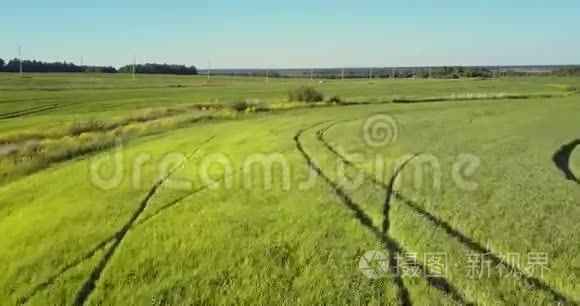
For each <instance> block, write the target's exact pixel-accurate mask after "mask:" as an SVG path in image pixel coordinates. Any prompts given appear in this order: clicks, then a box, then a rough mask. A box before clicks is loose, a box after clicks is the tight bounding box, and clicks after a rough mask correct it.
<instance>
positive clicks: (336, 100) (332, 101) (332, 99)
mask: <svg viewBox="0 0 580 306" xmlns="http://www.w3.org/2000/svg"><path fill="white" fill-rule="evenodd" d="M326 103H328V104H342V99H341V98H340V97H339V96H332V97H330V98H328V100H326Z"/></svg>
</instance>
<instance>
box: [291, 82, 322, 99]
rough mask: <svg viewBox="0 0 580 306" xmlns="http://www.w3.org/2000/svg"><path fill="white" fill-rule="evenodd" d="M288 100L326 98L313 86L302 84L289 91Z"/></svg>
mask: <svg viewBox="0 0 580 306" xmlns="http://www.w3.org/2000/svg"><path fill="white" fill-rule="evenodd" d="M288 100H289V101H300V102H320V101H322V100H324V96H323V95H322V94H321V93H320V92H318V91H317V90H316V89H314V88H313V87H310V86H302V87H298V88H296V89H294V90H291V91H290V92H288Z"/></svg>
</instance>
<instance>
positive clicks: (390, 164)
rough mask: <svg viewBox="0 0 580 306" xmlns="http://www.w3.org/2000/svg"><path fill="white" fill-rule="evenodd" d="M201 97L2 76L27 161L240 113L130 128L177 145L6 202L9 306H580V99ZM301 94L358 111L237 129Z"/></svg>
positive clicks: (572, 91)
mask: <svg viewBox="0 0 580 306" xmlns="http://www.w3.org/2000/svg"><path fill="white" fill-rule="evenodd" d="M206 81H207V79H206V78H205V77H203V76H195V77H186V76H184V77H181V76H153V75H147V76H145V75H143V76H141V75H139V76H138V79H137V80H135V81H133V80H131V79H130V77H129V76H127V75H120V74H119V75H100V74H96V75H91V74H35V75H31V76H28V77H27V78H25V79H18V78H16V77H15V75H14V74H0V113H1V114H4V115H0V118H2V119H0V137H2V136H6V135H15V134H18V133H24V134H23V135H24V136H22V137H24V138H19V139H20V140H19V141H22V139H24V140H27V139H28V140H29V139H36V138H35V137H38V135H43V134H42V132H43V131H45V130H48V129H49V128H53V129H55V130H54V133H57V132H61V130H59V129H58V127H59V125H61V126H64V125H66V124H70V123H71V122H86V121H88V120H90V119H98V120H102V121H103V122H107V121H111V120H113V118H114V117H123V116H132V115H134V114H137V113H140V112H143V111H144V110H145V109H148V108H167V109H169V108H172V107H177V106H178V105H185V104H187V105H189V104H204V105H206V104H208V105H209V104H212V105H220V106H222V107H225V108H226V109H225V110H224V109H217V108H216V109H212V108H209V107H207V108H206V107H205V106H204V108H203V109H197V108H176V109H172V110H171V111H168V112H167V113H165V112H160V113H156V114H155V117H154V119H151V120H149V119H148V118H145V119H143V120H142V122H141V121H130V123H126V124H127V126H125V125H121V126H120V129H122V131H121V132H119V135H126V134H127V133H126V132H127V131H126V130H127V129H128V127H130V128H132V129H136V130H138V131H139V129H146V128H151V127H150V126H146V127H142V126H140V125H139V124H141V123H143V122H145V123H148V124H150V121H151V122H154V123H159V124H158V125H159V126H161V125H163V126H162V127H163V129H161V128H159V126H154V127H153V129H152V131H153V132H151V133H143V134H142V135H141V134H139V133H136V134H135V135H137V136H135V137H133V138H130V139H129V140H128V141H126V142H125V143H124V144H122V145H121V147H114V146H111V147H103V148H99V149H98V150H97V149H95V150H87V151H86V152H85V151H82V152H81V151H79V153H78V154H74V155H71V156H64V155H63V158H62V159H58V160H57V161H55V162H54V163H51V164H50V165H47V166H46V167H43V168H38V169H37V171H34V172H31V173H30V174H26V175H23V176H22V177H18V178H16V179H14V180H11V181H7V182H5V183H2V184H0V231H1V232H3V233H5V235H2V236H0V301H2V304H6V305H19V304H30V305H53V304H67V305H68V304H89V305H112V304H138V305H150V304H151V305H175V304H179V305H180V304H288V303H291V304H375V305H383V304H402V303H403V304H404V303H412V304H416V305H427V304H431V305H439V304H456V303H459V304H482V305H496V304H510V305H515V304H517V305H544V304H553V303H560V302H562V303H564V304H574V303H578V301H580V286H579V284H578V277H579V276H580V256H579V254H580V245H579V244H578V243H577V242H578V241H580V231H578V220H579V218H580V206H579V205H578V204H579V203H580V182H576V181H574V179H573V178H571V177H570V175H573V176H575V177H576V178H577V177H579V176H580V146H579V145H578V144H577V142H579V141H580V140H579V139H580V134H579V131H580V120H578V118H579V116H578V115H579V114H580V95H578V94H576V90H577V88H580V79H578V78H540V77H538V78H502V79H493V80H474V79H473V80H472V79H464V80H378V79H377V80H373V81H372V82H369V81H368V80H356V81H354V80H348V81H344V82H342V81H325V82H324V83H319V82H318V81H315V82H311V81H310V80H305V79H270V81H269V83H265V79H263V78H245V77H237V78H234V77H215V78H213V79H212V81H211V82H210V83H209V84H206ZM304 84H310V85H312V86H314V87H315V88H316V89H318V90H319V91H320V92H322V93H324V94H325V96H332V95H338V96H340V97H341V98H342V99H344V101H345V102H356V103H360V105H335V106H325V107H306V105H304V107H301V108H297V109H292V110H285V111H277V110H276V111H275V110H272V111H268V112H256V113H254V112H237V113H235V112H233V111H232V110H231V109H229V108H228V107H229V106H230V105H232V104H233V103H235V102H239V101H246V100H249V101H254V100H260V101H261V102H263V103H266V104H272V105H274V104H276V103H282V102H284V101H285V100H286V98H287V92H288V91H289V90H291V89H294V88H296V87H297V86H300V85H304ZM471 94H473V95H471ZM500 94H501V95H500ZM509 95H512V96H517V99H513V98H512V99H502V98H501V97H504V96H509ZM441 97H443V98H441ZM453 97H456V98H453ZM457 97H458V98H457ZM474 97H475V98H482V97H483V98H488V97H494V99H493V100H485V101H478V100H477V99H473V100H472V98H474ZM395 98H399V99H401V98H406V99H408V100H411V101H414V100H428V99H427V98H441V99H434V100H437V101H438V102H432V103H428V102H425V103H393V100H394V99H395ZM365 103H373V104H365ZM276 105H277V104H276ZM177 111H179V113H178V115H175V116H181V117H179V118H186V119H187V120H181V121H179V122H178V123H176V122H166V121H163V120H168V119H167V118H173V117H171V116H174V113H173V112H177ZM2 116H4V117H2ZM208 116H214V117H211V119H206V120H199V118H202V117H203V118H205V117H208ZM128 118H129V117H128ZM158 118H160V119H159V120H160V121H159V122H157V121H155V120H158ZM217 119H219V120H217ZM126 120H129V119H126ZM131 120H133V119H131ZM93 124H95V123H93ZM123 124H125V122H123ZM369 124H376V126H370V125H369ZM89 127H91V126H89ZM76 128H78V129H81V128H87V126H85V125H82V126H80V127H76ZM97 128H99V129H102V130H103V131H102V133H101V134H107V133H109V134H111V133H115V131H116V130H114V128H117V126H115V127H111V128H110V130H106V129H105V128H104V127H100V126H99V127H97ZM107 128H108V127H107ZM374 128H378V130H375V129H374ZM62 131H64V132H67V131H69V130H67V129H63V130H62ZM25 132H31V133H32V132H34V133H37V134H38V135H36V134H34V135H35V136H30V137H29V134H26V133H25ZM92 132H93V131H92V130H91V132H86V131H84V130H83V131H81V132H79V133H78V134H75V135H74V137H73V136H70V135H64V136H63V135H60V134H59V136H58V137H56V136H55V139H52V138H50V139H49V141H48V144H47V145H50V144H53V145H55V146H60V145H64V144H67V145H72V144H70V143H71V142H76V141H81V140H82V139H84V138H83V137H85V138H87V139H88V137H101V136H102V135H100V134H97V133H94V134H95V135H93V134H91V133H92ZM99 132H101V131H100V130H99ZM83 133H84V136H83ZM27 135H28V136H27ZM30 135H33V134H30ZM55 135H56V134H55ZM107 135H108V134H107ZM26 137H29V138H26ZM47 137H48V136H47ZM56 138H58V139H56ZM63 139H64V140H63ZM90 139H91V141H92V140H93V138H90ZM385 139H386V140H388V141H385V142H383V141H384V140H385ZM35 148H36V147H35ZM37 149H38V148H36V149H35V150H37ZM27 154H30V155H26V156H27V158H30V156H33V155H34V154H38V152H36V151H34V150H32V149H31V152H28V153H27ZM3 161H4V160H3V157H1V156H0V170H2V169H3V168H2V166H3V164H2V162H3ZM405 161H408V162H407V163H405ZM270 163H271V164H270ZM269 165H271V166H272V167H271V169H268V166H269ZM566 173H568V176H569V177H568V178H567V177H566ZM212 182H213V183H212ZM214 185H215V186H214ZM372 250H378V251H380V254H384V255H386V258H380V259H381V260H379V261H376V260H375V261H374V262H373V265H371V267H370V269H371V270H372V271H379V272H385V274H384V275H374V276H377V279H372V278H368V277H365V276H364V275H363V273H361V271H369V270H368V269H369V268H365V267H363V266H364V265H362V264H361V262H362V263H364V260H362V261H361V256H364V255H365V254H367V252H368V251H372ZM373 254H375V253H373ZM516 255H517V256H516ZM364 258H366V257H364ZM438 258H439V259H441V258H444V260H445V261H444V264H443V265H442V264H441V263H442V261H436V259H438ZM367 259H368V258H367ZM375 259H377V258H375ZM476 259H478V260H479V261H477V260H476ZM538 262H540V264H538ZM542 263H543V264H542ZM377 264H378V265H379V266H378V267H380V268H377ZM361 267H362V268H363V270H361V269H360V268H361ZM542 268H544V269H542ZM364 269H367V270H364ZM379 274H380V273H379ZM367 276H368V275H367ZM378 276H380V277H378Z"/></svg>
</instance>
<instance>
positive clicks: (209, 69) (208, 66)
mask: <svg viewBox="0 0 580 306" xmlns="http://www.w3.org/2000/svg"><path fill="white" fill-rule="evenodd" d="M210 79H211V60H210V59H209V58H208V59H207V82H208V83H209V81H210Z"/></svg>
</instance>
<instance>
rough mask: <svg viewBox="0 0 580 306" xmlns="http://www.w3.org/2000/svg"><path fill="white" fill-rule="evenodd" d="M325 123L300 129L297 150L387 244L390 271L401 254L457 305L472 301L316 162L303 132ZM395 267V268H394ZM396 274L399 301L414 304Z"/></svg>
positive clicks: (407, 262)
mask: <svg viewBox="0 0 580 306" xmlns="http://www.w3.org/2000/svg"><path fill="white" fill-rule="evenodd" d="M323 123H324V122H320V123H317V124H315V125H312V126H310V127H307V128H304V129H302V130H299V131H298V132H297V133H296V135H295V136H294V141H295V143H296V149H297V150H298V151H299V152H300V153H301V154H302V156H303V157H304V159H305V161H306V163H307V164H308V166H309V167H310V168H311V169H312V170H314V171H315V172H316V173H317V174H318V176H319V177H320V178H322V179H323V180H324V182H325V183H326V184H327V185H329V186H330V187H331V188H332V189H333V191H334V193H335V194H336V195H337V196H338V197H339V198H340V199H341V202H342V204H344V205H345V206H346V208H348V210H349V211H350V212H351V213H353V217H354V218H355V219H357V220H358V221H359V223H360V224H361V225H363V226H364V227H365V228H366V229H367V230H369V231H370V232H371V233H372V234H373V236H374V237H375V238H376V239H377V240H378V241H380V242H381V243H382V244H383V245H385V247H386V248H387V250H388V251H389V268H390V270H391V271H397V270H396V269H397V265H398V263H397V260H396V257H395V255H397V254H399V255H401V256H402V258H404V260H405V263H406V264H407V265H410V266H413V267H415V268H417V269H418V270H419V271H420V275H421V276H422V278H423V279H424V280H425V281H426V282H427V284H428V285H429V286H431V287H432V288H434V289H437V290H439V291H441V292H443V293H444V294H445V295H446V296H448V297H450V298H451V299H453V301H454V302H455V303H457V304H465V305H471V304H473V303H471V302H468V301H466V298H465V297H464V296H463V294H461V293H460V292H459V291H458V290H457V289H456V288H455V287H454V286H453V285H452V284H451V283H449V282H448V281H447V280H446V279H445V278H443V277H434V276H433V274H432V273H431V272H430V271H429V268H428V267H426V266H424V265H422V264H421V263H418V262H416V261H415V260H412V259H410V258H409V256H407V255H408V253H407V251H406V250H405V249H404V248H403V247H402V246H401V244H400V243H399V242H397V241H396V240H395V239H393V238H392V237H390V236H389V235H388V233H385V232H382V231H381V230H380V229H379V228H377V227H376V226H374V224H373V222H372V219H371V217H370V216H369V215H367V214H366V212H364V210H363V209H362V208H361V207H360V205H359V204H357V203H356V202H354V201H353V200H352V199H351V198H350V197H349V196H348V194H347V193H346V192H345V191H344V189H342V188H341V187H340V186H339V185H338V184H337V183H336V182H335V181H333V180H332V179H330V178H329V177H328V176H327V175H326V174H325V173H324V171H323V170H322V169H321V168H320V167H318V166H317V165H316V163H315V161H314V160H313V158H312V156H311V155H310V154H308V152H306V150H305V149H304V146H303V144H302V142H301V141H300V137H301V136H302V134H303V133H304V132H305V131H307V130H310V129H312V128H314V127H316V126H319V125H321V124H323ZM395 179H396V177H395ZM393 268H394V269H395V270H392V269H393ZM393 277H394V280H395V285H396V286H397V291H398V298H399V303H401V304H402V305H411V300H410V298H409V293H408V291H407V289H406V287H405V286H404V282H403V280H402V278H400V276H398V275H393Z"/></svg>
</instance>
